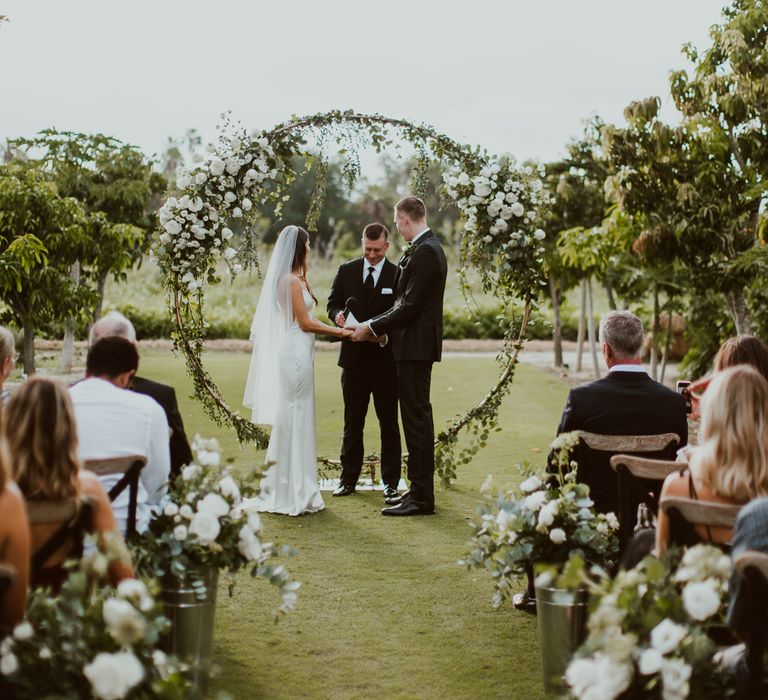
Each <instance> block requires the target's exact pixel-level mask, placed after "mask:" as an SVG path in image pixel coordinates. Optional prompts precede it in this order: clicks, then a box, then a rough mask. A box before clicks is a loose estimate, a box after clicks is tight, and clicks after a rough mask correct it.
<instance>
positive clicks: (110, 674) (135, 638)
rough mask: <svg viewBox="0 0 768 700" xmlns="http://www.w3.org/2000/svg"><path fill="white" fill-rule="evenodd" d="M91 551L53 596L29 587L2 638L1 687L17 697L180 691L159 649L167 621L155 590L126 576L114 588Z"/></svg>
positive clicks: (176, 670)
mask: <svg viewBox="0 0 768 700" xmlns="http://www.w3.org/2000/svg"><path fill="white" fill-rule="evenodd" d="M104 572H106V560H105V557H104V556H103V555H101V554H96V555H94V556H93V557H92V558H90V559H89V560H87V561H86V562H85V564H84V565H83V566H82V567H81V568H79V569H74V570H73V571H72V572H71V573H70V574H69V577H68V579H67V580H66V581H65V582H64V584H63V585H62V588H61V591H60V592H59V594H58V595H56V596H51V595H50V593H49V592H48V591H47V590H45V589H35V590H33V591H32V593H31V596H30V600H29V605H28V609H27V616H26V618H25V620H24V621H23V622H22V623H21V624H19V625H17V626H16V627H15V628H14V629H13V631H12V632H11V633H10V634H9V635H7V636H6V637H5V638H4V639H3V640H2V641H1V642H0V695H2V697H6V693H7V694H8V695H9V696H10V697H16V698H20V699H21V698H53V697H56V698H64V697H66V698H99V699H101V700H119V699H120V698H131V699H139V698H147V699H149V698H157V697H164V698H183V697H186V696H187V692H188V690H189V689H188V686H187V682H186V681H185V680H184V678H183V677H182V675H181V670H182V668H181V667H180V666H179V664H178V663H177V662H176V660H175V659H173V658H172V657H168V656H167V655H166V654H165V653H163V652H162V651H160V650H159V649H157V648H156V647H157V644H158V641H159V639H160V636H161V635H162V634H164V633H165V632H166V630H167V628H168V626H169V622H168V620H167V619H166V618H165V617H163V614H162V610H161V608H160V606H159V605H158V604H157V603H156V601H155V597H154V595H153V592H152V591H151V590H150V589H148V588H147V586H146V585H145V584H144V583H142V582H141V581H138V580H135V579H128V580H124V581H122V582H121V583H120V584H119V585H118V586H117V588H116V589H115V588H112V587H111V586H110V585H109V584H108V583H107V582H106V580H105V579H104V577H103V574H104Z"/></svg>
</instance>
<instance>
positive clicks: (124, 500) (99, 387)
mask: <svg viewBox="0 0 768 700" xmlns="http://www.w3.org/2000/svg"><path fill="white" fill-rule="evenodd" d="M69 393H70V396H71V397H72V404H73V405H74V408H75V418H76V420H77V437H78V456H79V457H80V459H83V460H88V459H108V458H110V457H127V456H129V455H142V456H144V457H146V458H147V464H146V465H145V466H144V468H143V469H142V470H141V472H140V474H141V476H140V478H139V493H138V499H137V507H136V529H137V530H138V531H139V532H143V531H144V530H146V529H147V527H148V525H149V516H150V510H151V509H152V506H157V504H159V503H160V501H161V499H162V498H163V496H164V495H165V493H166V482H167V481H168V475H169V473H170V470H171V456H170V449H169V445H168V420H167V418H166V417H165V411H163V409H162V407H161V406H160V404H159V403H157V401H155V400H154V399H153V398H150V397H149V396H145V395H144V394H137V393H135V392H133V391H129V390H128V389H121V388H120V387H117V386H115V385H114V384H112V383H111V382H108V381H106V380H104V379H98V378H96V377H91V378H89V379H85V380H83V381H81V382H78V383H77V384H75V385H74V386H73V387H71V388H70V390H69ZM99 480H100V481H101V484H102V486H103V487H104V490H105V491H109V490H110V489H111V488H112V487H113V486H114V485H115V484H116V483H117V482H118V481H119V480H120V475H109V476H103V477H99ZM112 511H113V513H114V514H115V520H116V521H117V526H118V528H120V531H121V532H123V533H125V529H126V524H127V520H128V489H125V491H123V492H122V493H121V494H120V495H119V496H118V497H117V500H115V501H114V502H113V503H112Z"/></svg>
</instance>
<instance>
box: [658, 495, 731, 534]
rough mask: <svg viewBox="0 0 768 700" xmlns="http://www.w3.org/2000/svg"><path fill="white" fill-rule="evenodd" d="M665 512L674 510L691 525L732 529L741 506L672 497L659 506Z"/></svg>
mask: <svg viewBox="0 0 768 700" xmlns="http://www.w3.org/2000/svg"><path fill="white" fill-rule="evenodd" d="M659 505H660V506H661V508H662V510H664V511H665V512H667V511H670V510H672V509H673V508H674V509H676V510H677V511H678V512H679V513H680V515H682V516H683V518H685V519H686V520H687V521H688V522H689V523H691V525H708V526H709V527H724V528H733V526H734V525H735V523H736V517H737V516H738V514H739V511H740V510H741V506H738V505H731V504H728V503H712V502H710V501H698V500H695V499H693V498H681V497H679V496H672V497H666V498H663V499H662V500H661V502H660V504H659Z"/></svg>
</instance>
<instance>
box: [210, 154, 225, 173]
mask: <svg viewBox="0 0 768 700" xmlns="http://www.w3.org/2000/svg"><path fill="white" fill-rule="evenodd" d="M226 167H227V166H226V163H225V162H224V161H223V160H222V159H221V158H216V157H214V158H211V164H210V165H209V166H208V170H210V171H211V175H213V176H215V177H219V176H220V175H223V174H224V168H226Z"/></svg>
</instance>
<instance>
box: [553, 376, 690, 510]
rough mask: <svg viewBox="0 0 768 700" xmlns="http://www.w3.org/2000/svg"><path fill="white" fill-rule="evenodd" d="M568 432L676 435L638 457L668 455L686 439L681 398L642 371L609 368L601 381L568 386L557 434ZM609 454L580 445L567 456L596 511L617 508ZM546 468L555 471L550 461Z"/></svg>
mask: <svg viewBox="0 0 768 700" xmlns="http://www.w3.org/2000/svg"><path fill="white" fill-rule="evenodd" d="M572 430H585V431H587V432H590V433H599V434H602V435H658V434H660V433H676V434H677V435H678V436H679V438H680V442H679V443H678V444H677V445H676V446H674V447H672V448H670V449H669V450H666V451H663V452H657V453H651V454H648V453H646V454H644V455H643V456H644V457H649V458H652V459H674V458H675V452H676V450H677V449H678V448H679V447H681V446H683V445H685V444H687V442H688V422H687V420H686V413H685V401H684V400H683V397H682V396H681V395H680V394H678V393H676V392H674V391H672V390H671V389H668V388H667V387H665V386H664V385H662V384H659V383H658V382H655V381H654V380H653V379H651V378H650V377H649V376H648V375H647V374H646V373H645V372H609V373H608V374H607V375H606V376H605V377H603V378H602V379H598V380H596V381H594V382H590V383H589V384H583V385H581V386H577V387H574V388H573V389H571V391H570V393H569V394H568V400H567V401H566V403H565V408H564V409H563V415H562V418H561V419H560V425H559V426H558V428H557V433H558V435H559V434H560V433H567V432H570V431H572ZM612 455H613V453H611V452H602V451H599V450H592V449H590V448H588V447H587V446H586V445H584V444H583V443H582V444H580V445H579V446H578V447H577V448H576V451H575V453H574V454H573V456H572V457H573V459H575V460H576V461H577V463H578V465H579V467H578V472H577V478H578V480H579V481H581V482H584V483H586V484H588V485H589V488H590V493H591V496H592V500H593V501H594V502H595V507H596V508H597V510H598V511H599V512H602V513H607V512H609V511H614V512H615V511H616V509H617V507H618V499H617V487H616V473H615V472H614V471H613V469H611V465H610V460H611V456H612ZM550 460H551V455H550ZM549 469H550V471H556V468H555V467H553V465H552V463H551V461H550V467H549Z"/></svg>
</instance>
